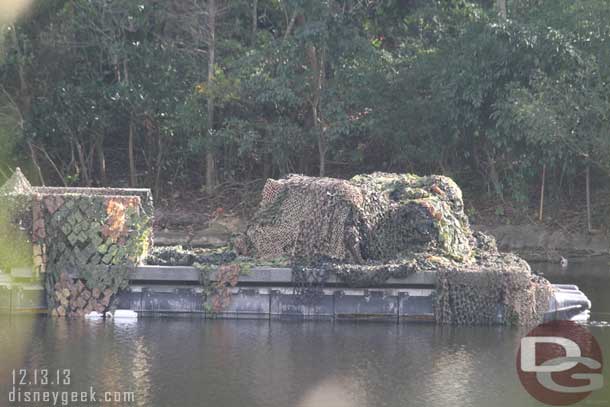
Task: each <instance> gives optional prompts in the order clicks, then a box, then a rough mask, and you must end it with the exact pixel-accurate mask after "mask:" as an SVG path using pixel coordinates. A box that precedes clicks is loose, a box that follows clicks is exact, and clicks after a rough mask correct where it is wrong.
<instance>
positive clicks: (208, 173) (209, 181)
mask: <svg viewBox="0 0 610 407" xmlns="http://www.w3.org/2000/svg"><path fill="white" fill-rule="evenodd" d="M207 12H208V89H210V88H211V85H212V82H213V81H214V64H215V57H216V14H217V12H218V8H217V4H216V0H208V9H207ZM213 129H214V97H213V95H211V94H210V95H208V121H207V128H206V137H208V143H207V151H206V154H205V161H206V168H205V187H206V191H207V193H212V192H213V191H214V187H215V186H216V163H215V161H214V149H213V146H212V142H211V140H209V138H211V137H212V134H213Z"/></svg>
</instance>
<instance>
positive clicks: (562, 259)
mask: <svg viewBox="0 0 610 407" xmlns="http://www.w3.org/2000/svg"><path fill="white" fill-rule="evenodd" d="M559 264H561V267H563V268H566V267H568V259H566V258H565V257H563V256H561V260H559Z"/></svg>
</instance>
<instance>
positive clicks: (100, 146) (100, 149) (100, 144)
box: [96, 134, 106, 186]
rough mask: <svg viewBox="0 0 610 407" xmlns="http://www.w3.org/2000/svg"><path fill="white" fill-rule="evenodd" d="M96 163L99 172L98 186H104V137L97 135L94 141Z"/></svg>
mask: <svg viewBox="0 0 610 407" xmlns="http://www.w3.org/2000/svg"><path fill="white" fill-rule="evenodd" d="M96 144H97V163H98V166H99V172H100V185H101V186H106V155H105V153H104V135H103V134H99V135H98V136H97V139H96Z"/></svg>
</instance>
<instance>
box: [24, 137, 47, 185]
mask: <svg viewBox="0 0 610 407" xmlns="http://www.w3.org/2000/svg"><path fill="white" fill-rule="evenodd" d="M28 147H29V148H30V154H31V155H32V163H33V164H34V167H36V171H37V172H38V178H39V179H40V185H42V186H43V187H44V185H45V184H44V177H43V176H42V170H41V168H40V164H39V163H38V157H37V155H36V150H34V146H33V145H32V143H31V142H29V141H28Z"/></svg>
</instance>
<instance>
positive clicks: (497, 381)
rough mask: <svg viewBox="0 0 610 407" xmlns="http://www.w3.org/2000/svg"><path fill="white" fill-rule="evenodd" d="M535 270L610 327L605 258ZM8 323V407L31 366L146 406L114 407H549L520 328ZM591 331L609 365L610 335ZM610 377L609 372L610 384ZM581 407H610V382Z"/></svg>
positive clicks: (3, 355)
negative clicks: (524, 353)
mask: <svg viewBox="0 0 610 407" xmlns="http://www.w3.org/2000/svg"><path fill="white" fill-rule="evenodd" d="M533 268H534V269H538V270H540V271H543V272H544V273H545V275H546V276H547V277H548V278H549V279H551V280H552V281H553V282H571V283H576V284H579V285H580V287H581V288H582V289H583V291H585V292H586V293H587V295H588V296H589V298H590V299H591V300H592V301H593V307H594V313H593V318H592V319H594V320H595V321H610V295H609V294H610V271H609V267H608V262H607V261H606V260H604V261H595V262H586V263H580V264H576V263H573V264H571V265H570V268H569V269H568V270H560V269H559V268H558V267H557V266H556V265H534V266H533ZM0 321H1V323H2V328H1V329H0V351H1V352H0V406H5V405H11V404H9V402H8V395H9V391H10V389H11V386H12V377H11V371H12V369H20V368H27V369H30V371H31V369H36V368H37V369H44V368H46V369H49V370H50V371H55V370H56V369H70V372H71V384H70V386H65V387H61V386H53V387H52V388H51V390H70V391H88V390H89V387H90V386H94V387H95V390H96V391H97V392H98V393H99V392H103V391H111V392H115V391H119V392H125V391H133V392H134V393H135V402H133V403H130V404H127V403H117V404H114V405H134V406H159V407H173V406H176V407H183V406H184V407H188V406H214V407H224V406H229V407H232V406H236V407H255V406H265V407H275V406H277V407H291V406H316V407H325V406H331V407H335V406H337V407H342V406H372V407H373V406H374V407H381V406H439V407H445V406H485V407H488V406H493V407H503V406H507V407H508V406H510V407H513V406H538V405H541V404H539V403H537V402H536V401H535V400H534V399H532V398H531V397H530V396H529V395H528V394H527V393H526V392H525V391H524V390H523V389H522V387H521V384H520V382H519V380H518V378H517V375H516V371H515V354H516V349H517V347H518V344H519V341H520V338H521V336H522V335H524V334H525V333H526V332H525V331H523V330H520V329H510V328H498V327H485V328H455V327H438V326H434V325H427V324H402V325H394V324H387V323H335V324H332V323H326V322H310V323H291V322H268V321H200V320H161V319H148V320H140V321H130V322H119V321H114V322H102V321H72V320H52V319H43V318H24V317H19V318H10V319H9V318H5V319H3V320H0ZM589 329H590V330H591V332H592V333H593V334H594V335H595V336H596V338H597V339H598V341H599V342H600V344H601V345H602V348H603V349H604V351H605V355H606V361H607V363H608V364H610V328H600V327H590V328H589ZM609 372H610V369H609V368H608V366H606V371H605V377H606V381H607V382H610V373H609ZM28 389H29V390H35V389H36V386H30V387H29V388H28ZM43 389H47V390H48V389H49V387H47V388H43ZM14 405H17V404H14ZM25 405H33V404H25ZM69 405H70V406H77V405H80V404H76V403H74V404H72V403H71V404H69ZM104 405H113V404H104ZM579 405H582V406H604V407H606V406H610V383H608V385H607V386H606V388H605V389H604V390H601V391H598V392H596V393H594V394H593V395H592V396H591V397H590V398H589V399H587V400H586V401H585V402H582V403H580V404H579Z"/></svg>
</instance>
